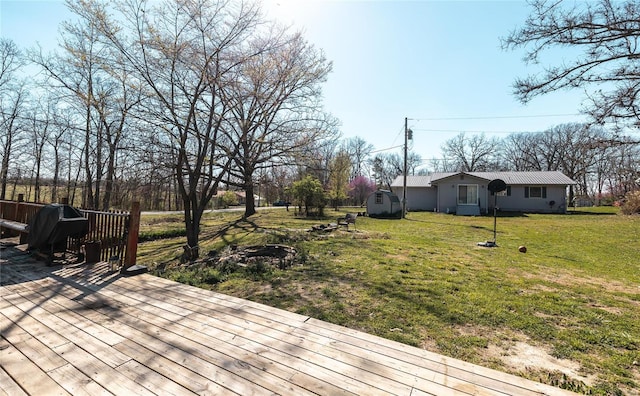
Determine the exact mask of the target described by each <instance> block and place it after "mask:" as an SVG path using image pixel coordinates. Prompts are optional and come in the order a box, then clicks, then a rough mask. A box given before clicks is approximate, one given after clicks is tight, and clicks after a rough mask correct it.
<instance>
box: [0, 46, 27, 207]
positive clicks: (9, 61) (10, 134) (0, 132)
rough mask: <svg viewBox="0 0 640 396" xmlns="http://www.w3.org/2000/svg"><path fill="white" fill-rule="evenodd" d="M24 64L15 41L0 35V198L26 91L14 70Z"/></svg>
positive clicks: (4, 188) (0, 197)
mask: <svg viewBox="0 0 640 396" xmlns="http://www.w3.org/2000/svg"><path fill="white" fill-rule="evenodd" d="M22 64H23V61H22V56H21V53H20V51H19V49H18V47H17V46H16V44H15V43H14V42H13V41H11V40H9V39H5V38H0V149H1V150H2V160H1V161H0V199H5V197H6V193H7V179H8V175H9V165H10V161H11V158H12V157H13V156H14V155H15V152H14V151H15V146H16V144H17V143H18V141H19V139H20V133H21V132H22V122H21V120H20V119H19V116H20V113H21V111H22V108H23V106H24V104H25V99H26V97H27V93H26V91H25V88H24V82H22V81H17V80H15V71H16V70H17V69H18V68H19V67H20V66H21V65H22Z"/></svg>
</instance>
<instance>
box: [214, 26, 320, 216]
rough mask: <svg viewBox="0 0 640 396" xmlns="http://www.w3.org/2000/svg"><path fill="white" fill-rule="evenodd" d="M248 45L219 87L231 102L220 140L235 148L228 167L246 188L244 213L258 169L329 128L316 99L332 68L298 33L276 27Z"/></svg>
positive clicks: (296, 151)
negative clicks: (236, 65) (231, 165)
mask: <svg viewBox="0 0 640 396" xmlns="http://www.w3.org/2000/svg"><path fill="white" fill-rule="evenodd" d="M248 47H249V48H248V49H244V52H245V53H248V55H246V56H244V59H241V61H239V64H238V67H237V68H235V69H234V70H233V75H232V76H231V77H230V78H228V79H227V80H226V81H227V83H225V84H224V85H223V86H222V87H221V88H222V89H221V93H222V94H223V100H224V101H225V102H226V103H229V106H230V113H229V115H230V117H229V118H230V121H229V123H228V125H229V128H224V129H223V131H225V137H226V139H225V140H224V141H221V142H222V143H223V144H224V145H225V146H226V147H225V149H226V151H227V152H228V153H229V154H232V153H237V155H235V156H234V157H233V167H231V168H230V172H231V173H232V178H234V179H236V180H238V181H240V187H242V188H243V189H244V191H245V193H246V203H245V214H244V215H245V217H248V216H251V215H253V214H254V213H255V202H254V173H256V171H261V170H263V169H265V168H269V167H270V166H271V163H273V162H274V161H276V162H280V163H286V162H289V161H290V160H291V159H293V158H295V157H297V156H299V155H300V154H301V153H302V152H303V150H304V149H306V148H307V147H308V146H309V145H310V144H311V143H312V142H315V141H320V140H325V139H326V138H328V137H331V133H332V128H331V126H330V125H329V124H330V119H328V118H327V117H326V115H325V114H324V113H323V111H322V107H321V102H320V97H321V90H320V83H322V82H323V81H325V79H326V76H327V74H328V73H329V72H330V71H331V63H330V62H327V60H326V58H325V57H324V54H323V53H322V52H321V51H318V50H316V49H315V48H314V47H313V46H312V45H310V44H308V43H307V42H306V41H305V40H304V38H303V37H302V35H301V34H300V33H296V34H293V35H289V34H287V33H286V31H284V30H282V29H280V28H273V29H272V30H270V31H269V32H268V34H264V35H263V36H262V37H257V38H255V39H254V40H252V41H251V42H250V44H249V45H248ZM241 57H242V55H240V56H239V58H241Z"/></svg>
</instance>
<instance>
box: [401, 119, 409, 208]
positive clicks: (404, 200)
mask: <svg viewBox="0 0 640 396" xmlns="http://www.w3.org/2000/svg"><path fill="white" fill-rule="evenodd" d="M408 140H409V129H408V128H407V117H405V118H404V180H403V182H402V218H403V219H404V218H406V217H407V141H408Z"/></svg>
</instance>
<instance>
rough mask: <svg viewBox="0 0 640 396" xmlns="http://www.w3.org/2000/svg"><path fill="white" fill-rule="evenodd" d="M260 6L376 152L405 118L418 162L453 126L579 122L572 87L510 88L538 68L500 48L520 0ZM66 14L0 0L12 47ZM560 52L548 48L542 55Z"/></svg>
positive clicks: (482, 128) (36, 37)
mask: <svg viewBox="0 0 640 396" xmlns="http://www.w3.org/2000/svg"><path fill="white" fill-rule="evenodd" d="M264 7H265V10H266V11H267V13H268V15H270V16H271V17H272V18H275V19H278V20H281V21H283V22H284V23H291V24H293V27H294V28H296V29H302V30H303V31H304V32H305V36H306V37H307V39H308V40H309V41H310V42H311V43H313V44H314V45H316V46H317V47H319V48H321V49H323V50H324V51H325V53H326V56H327V58H328V59H329V60H331V61H333V72H332V73H331V75H330V76H329V79H328V81H327V83H326V84H325V86H324V97H325V99H324V103H325V107H326V109H327V110H328V111H329V112H331V113H332V114H333V115H335V116H336V117H338V118H339V119H340V120H341V122H342V126H341V131H342V133H343V135H344V136H345V137H351V136H360V137H361V138H363V139H365V140H366V141H368V142H370V143H372V144H373V145H374V146H375V148H376V149H377V150H382V149H386V148H390V147H394V146H397V145H401V144H402V143H403V141H404V137H403V128H404V118H405V117H408V118H409V127H410V128H411V129H412V130H413V131H414V133H413V136H414V140H413V142H412V143H411V147H412V149H413V151H415V152H417V153H418V154H420V155H421V156H422V158H424V159H425V160H429V159H431V158H441V157H442V155H441V154H440V148H441V146H442V144H443V143H444V142H445V141H446V140H447V139H451V138H452V137H454V136H455V135H457V134H458V133H460V132H465V133H467V134H474V133H481V132H485V133H486V135H487V136H499V137H504V136H506V134H507V133H508V132H521V131H522V132H526V131H542V130H545V129H547V128H549V127H551V126H553V125H557V124H560V123H564V122H573V121H585V120H586V118H585V117H584V116H581V115H578V113H579V110H580V107H581V100H582V98H583V93H582V92H580V91H571V92H566V91H563V92H558V93H554V94H552V95H548V96H544V97H540V98H536V99H534V100H533V101H532V102H530V103H529V104H527V105H526V106H525V105H522V104H520V103H518V102H517V101H516V99H515V98H514V97H513V95H512V94H511V91H512V88H511V85H512V84H513V81H514V79H515V78H516V77H518V76H525V75H527V74H530V73H535V72H539V71H540V68H539V66H537V67H533V66H529V67H528V66H526V65H525V64H524V63H523V62H522V56H523V52H521V51H517V52H511V51H510V52H504V51H502V50H501V49H500V41H499V38H500V37H501V36H506V35H507V34H508V33H509V32H510V31H511V30H512V29H514V28H516V27H517V26H519V25H521V24H522V23H523V22H524V20H525V18H526V17H527V15H528V13H529V9H528V6H527V4H526V3H525V2H524V1H478V0H476V1H474V0H469V1H427V0H422V1H420V0H415V1H373V0H369V1H364V0H363V1H353V0H341V1H328V0H306V1H305V0H264ZM69 17H70V15H69V14H68V12H67V11H66V8H65V6H64V2H63V1H61V0H20V1H12V0H0V23H1V25H0V32H1V34H2V36H5V37H10V38H12V39H13V40H14V41H15V42H16V43H17V44H18V45H20V46H21V47H30V46H33V45H35V43H36V42H39V43H40V44H41V45H42V46H43V47H45V48H52V47H53V46H55V45H56V42H57V29H58V24H59V23H60V22H61V21H62V20H64V19H67V18H69ZM569 56H571V52H570V51H568V50H567V51H565V52H562V51H555V52H553V53H551V54H549V55H548V56H546V57H543V58H542V61H543V62H548V63H550V64H558V63H559V62H562V60H563V59H565V58H567V57H569ZM561 115H562V116H561ZM387 152H398V153H399V152H400V149H399V148H396V149H393V150H389V151H387ZM425 165H428V161H425Z"/></svg>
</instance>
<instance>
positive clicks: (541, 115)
mask: <svg viewBox="0 0 640 396" xmlns="http://www.w3.org/2000/svg"><path fill="white" fill-rule="evenodd" d="M579 115H584V114H580V113H575V114H535V115H516V116H480V117H436V118H410V120H411V121H458V120H499V119H518V118H545V117H569V116H579Z"/></svg>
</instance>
